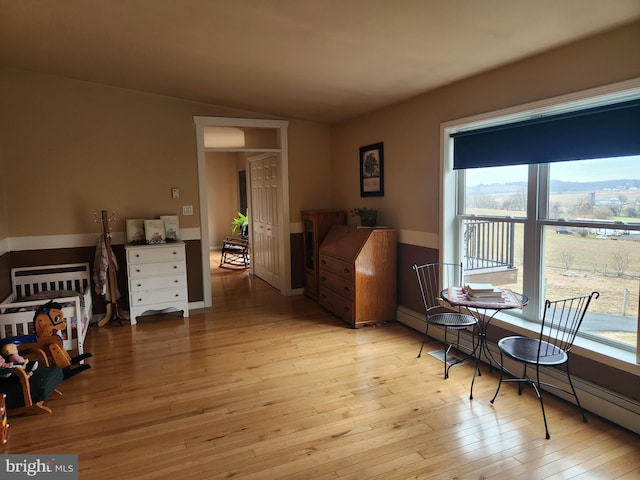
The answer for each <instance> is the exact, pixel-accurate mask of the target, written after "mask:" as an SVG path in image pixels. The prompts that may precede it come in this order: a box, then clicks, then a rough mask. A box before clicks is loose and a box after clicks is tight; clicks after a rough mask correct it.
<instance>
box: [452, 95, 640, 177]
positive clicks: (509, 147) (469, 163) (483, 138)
mask: <svg viewBox="0 0 640 480" xmlns="http://www.w3.org/2000/svg"><path fill="white" fill-rule="evenodd" d="M451 137H452V138H453V144H454V150H453V168H454V169H462V168H479V167H497V166H504V165H523V164H531V163H549V162H563V161H570V160H586V159H591V158H608V157H622V156H629V155H640V99H638V100H632V101H627V102H622V103H617V104H611V105H605V106H599V107H594V108H588V109H584V110H578V111H574V112H569V113H562V114H557V115H549V116H545V117H540V118H535V119H531V120H525V121H520V122H515V123H510V124H505V125H497V126H492V127H487V128H480V129H477V130H470V131H466V132H459V133H455V134H453V135H451Z"/></svg>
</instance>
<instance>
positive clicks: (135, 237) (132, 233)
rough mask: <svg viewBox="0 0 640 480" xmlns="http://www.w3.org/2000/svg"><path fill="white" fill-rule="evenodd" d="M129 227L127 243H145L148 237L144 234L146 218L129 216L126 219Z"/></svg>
mask: <svg viewBox="0 0 640 480" xmlns="http://www.w3.org/2000/svg"><path fill="white" fill-rule="evenodd" d="M126 227H127V243H130V244H133V245H136V244H144V243H145V242H146V238H145V236H144V219H142V218H128V219H127V220H126Z"/></svg>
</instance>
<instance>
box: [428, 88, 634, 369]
mask: <svg viewBox="0 0 640 480" xmlns="http://www.w3.org/2000/svg"><path fill="white" fill-rule="evenodd" d="M635 98H640V79H633V80H629V81H626V82H621V83H618V84H613V85H608V86H605V87H599V88H595V89H591V90H586V91H582V92H577V93H574V94H569V95H564V96H561V97H554V98H551V99H546V100H543V101H539V102H534V103H530V104H525V105H520V106H515V107H511V108H508V109H503V110H498V111H494V112H488V113H484V114H481V115H476V116H473V117H466V118H462V119H458V120H453V121H449V122H445V123H443V124H441V137H440V138H441V166H442V175H441V189H440V191H441V196H442V197H441V205H442V208H441V217H440V222H441V231H442V236H441V245H440V255H441V261H446V262H456V263H457V262H460V261H462V260H463V256H464V251H463V245H462V238H461V237H462V235H461V231H462V225H463V223H464V220H465V219H469V218H473V219H476V220H484V219H486V220H500V221H505V220H507V221H511V222H514V223H522V224H523V225H524V229H525V231H524V241H525V242H534V245H533V246H530V244H529V243H528V244H527V246H526V247H525V257H524V270H525V271H526V272H527V275H526V277H524V278H523V286H524V290H525V291H526V292H527V293H528V295H529V296H530V299H529V305H528V306H527V308H526V309H525V310H524V311H523V313H522V314H518V313H514V312H501V313H500V315H497V321H498V322H504V323H505V324H506V326H512V327H516V328H517V329H520V328H524V329H525V330H529V331H535V330H536V328H537V327H536V326H535V325H536V323H535V322H538V321H539V320H538V319H539V318H540V315H539V313H540V312H541V311H542V305H543V302H544V299H542V298H541V294H540V293H541V282H540V281H539V280H536V279H539V278H540V277H541V272H542V270H543V265H542V260H543V258H542V252H543V247H544V246H543V244H542V242H543V230H544V228H545V227H547V226H554V225H558V224H560V225H567V223H566V222H561V221H558V220H557V219H553V220H552V219H549V218H548V216H547V212H548V205H547V202H548V198H549V196H548V184H549V182H548V178H549V168H548V165H549V164H537V165H536V164H531V165H529V169H528V188H527V192H528V193H527V195H528V197H527V216H526V218H505V217H500V216H498V217H496V216H481V215H465V214H463V213H461V212H464V198H465V188H464V186H465V185H464V178H463V177H464V175H458V173H457V171H454V170H453V139H452V138H451V134H453V133H456V132H459V131H463V130H473V129H478V128H484V127H488V126H493V125H500V124H505V123H512V122H518V121H522V120H526V119H530V118H534V117H535V116H539V115H543V114H545V115H548V114H552V113H557V112H564V111H570V110H572V109H579V108H584V107H585V106H596V105H603V104H606V103H613V102H618V101H623V100H629V99H635ZM460 177H462V178H460ZM538 199H540V201H539V200H538ZM575 223H576V222H574V221H572V222H571V224H575ZM639 228H640V227H639ZM632 229H633V230H636V229H637V228H632ZM532 249H533V250H532ZM531 251H535V252H537V254H536V255H526V252H531ZM637 321H638V327H639V328H638V334H637V336H638V338H637V342H636V349H635V352H629V351H627V350H624V349H622V348H619V347H616V346H614V345H611V344H607V342H606V341H602V342H601V341H599V340H595V339H586V340H585V341H584V342H580V341H576V345H577V346H578V347H579V348H580V346H582V347H583V348H584V349H585V351H586V352H594V353H595V354H597V355H599V354H602V355H604V356H606V357H613V358H616V359H618V360H619V359H622V360H623V361H626V362H629V363H631V362H632V363H636V364H638V363H640V315H639V316H638V319H637ZM634 357H635V358H634Z"/></svg>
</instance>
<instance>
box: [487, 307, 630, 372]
mask: <svg viewBox="0 0 640 480" xmlns="http://www.w3.org/2000/svg"><path fill="white" fill-rule="evenodd" d="M491 323H492V324H494V325H496V326H499V327H501V328H505V329H508V330H514V327H515V330H516V331H515V333H517V334H522V335H538V334H539V333H540V325H538V324H536V323H534V322H531V321H529V320H525V319H523V318H521V317H518V316H516V315H511V314H509V313H508V312H506V311H503V312H498V313H497V314H496V316H495V317H494V318H493V320H492V321H491ZM573 352H574V353H575V354H577V355H579V356H581V357H584V358H588V359H590V360H593V361H596V362H598V363H602V364H604V365H608V366H610V367H614V368H617V369H619V370H623V371H625V372H629V373H632V374H634V375H638V376H640V364H638V363H637V361H636V356H635V354H634V353H633V352H629V351H627V350H623V349H621V348H616V347H613V346H611V345H605V344H603V343H599V342H595V341H593V340H589V339H586V338H580V337H578V338H576V341H575V342H574V349H573Z"/></svg>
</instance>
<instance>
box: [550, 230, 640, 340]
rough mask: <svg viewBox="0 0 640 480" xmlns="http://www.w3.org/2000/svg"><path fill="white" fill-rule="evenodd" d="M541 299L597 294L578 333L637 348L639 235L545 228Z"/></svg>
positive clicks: (639, 270)
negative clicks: (597, 297) (598, 293)
mask: <svg viewBox="0 0 640 480" xmlns="http://www.w3.org/2000/svg"><path fill="white" fill-rule="evenodd" d="M543 255H544V257H543V258H544V262H543V265H544V267H543V268H544V271H543V275H544V276H543V278H544V284H543V287H544V288H543V291H544V298H547V299H550V300H557V299H561V298H567V297H573V296H579V295H585V294H588V293H591V292H592V291H594V290H595V291H598V292H600V298H599V299H597V300H594V301H593V302H592V304H591V305H590V306H589V311H588V313H587V316H586V317H585V321H584V323H583V326H582V327H581V329H580V330H581V333H585V334H589V335H595V336H597V337H603V338H606V339H608V340H614V341H616V342H622V343H623V344H626V345H631V346H634V347H635V346H636V343H637V330H638V321H637V318H638V293H639V287H640V284H639V282H638V279H639V278H640V234H639V232H632V231H629V230H621V231H618V235H615V236H612V235H602V234H598V229H584V228H566V229H559V228H557V227H551V226H549V227H545V228H544V252H543Z"/></svg>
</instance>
